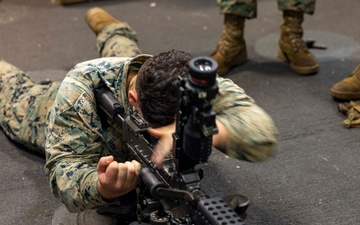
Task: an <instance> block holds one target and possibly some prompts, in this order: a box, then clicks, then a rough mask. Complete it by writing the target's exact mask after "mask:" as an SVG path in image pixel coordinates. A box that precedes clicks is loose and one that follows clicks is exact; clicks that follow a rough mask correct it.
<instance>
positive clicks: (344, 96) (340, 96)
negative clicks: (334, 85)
mask: <svg viewBox="0 0 360 225" xmlns="http://www.w3.org/2000/svg"><path fill="white" fill-rule="evenodd" d="M330 93H331V95H332V96H333V97H334V98H337V99H341V100H355V99H360V93H346V92H337V91H334V90H332V89H331V90H330Z"/></svg>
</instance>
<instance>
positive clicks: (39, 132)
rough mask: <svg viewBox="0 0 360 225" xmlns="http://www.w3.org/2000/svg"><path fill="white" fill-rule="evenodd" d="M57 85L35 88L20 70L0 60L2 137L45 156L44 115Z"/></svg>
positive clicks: (0, 123) (36, 85)
mask: <svg viewBox="0 0 360 225" xmlns="http://www.w3.org/2000/svg"><path fill="white" fill-rule="evenodd" d="M58 87H59V83H56V82H53V83H50V84H46V85H40V84H35V83H34V82H33V81H32V80H31V79H30V78H29V77H28V76H27V75H26V74H25V73H24V72H23V71H22V70H20V69H19V68H17V67H15V66H13V65H11V64H9V63H7V62H6V61H4V60H0V126H1V128H2V129H3V131H4V132H5V134H6V135H7V136H8V137H9V138H10V139H11V140H14V141H16V142H18V143H21V144H23V145H25V146H26V147H27V148H29V149H31V150H35V151H37V152H39V153H41V154H44V146H45V135H44V128H45V124H46V114H47V110H48V108H49V107H50V106H51V104H52V103H53V100H54V99H55V95H56V93H57V90H58Z"/></svg>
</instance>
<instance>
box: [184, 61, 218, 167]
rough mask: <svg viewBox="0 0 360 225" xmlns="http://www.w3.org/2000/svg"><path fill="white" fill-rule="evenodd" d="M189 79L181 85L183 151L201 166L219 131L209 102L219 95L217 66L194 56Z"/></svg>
mask: <svg viewBox="0 0 360 225" xmlns="http://www.w3.org/2000/svg"><path fill="white" fill-rule="evenodd" d="M188 65H189V70H190V71H189V72H190V77H189V79H187V80H186V82H185V84H184V86H185V87H184V90H185V91H184V92H185V94H184V96H183V98H184V99H183V104H184V107H185V108H186V109H185V110H184V111H186V112H187V115H188V116H187V118H188V120H187V123H186V125H185V128H184V140H183V141H184V143H183V146H184V152H185V154H186V155H187V156H188V157H189V158H190V159H191V160H192V161H193V162H194V164H198V163H203V162H206V161H207V160H208V157H209V156H210V154H211V148H212V147H211V146H212V135H213V134H216V133H217V132H218V129H217V127H216V123H215V116H216V114H215V112H214V111H213V110H212V105H211V103H210V101H211V100H212V99H214V98H215V96H216V94H217V93H218V86H217V82H216V70H217V67H218V64H217V62H216V61H215V60H213V59H212V58H210V57H195V58H193V59H191V60H190V61H189V64H188Z"/></svg>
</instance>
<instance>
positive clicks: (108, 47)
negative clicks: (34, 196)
mask: <svg viewBox="0 0 360 225" xmlns="http://www.w3.org/2000/svg"><path fill="white" fill-rule="evenodd" d="M96 45H97V49H98V52H99V54H100V56H101V57H114V56H117V57H134V56H136V55H138V54H140V53H141V51H140V49H139V47H138V45H137V35H136V33H135V31H134V30H132V29H131V27H130V26H129V25H128V24H127V23H119V24H112V25H109V26H107V27H105V28H104V29H103V30H102V31H101V32H100V33H99V34H98V36H97V43H96ZM59 86H60V83H59V82H52V83H50V84H46V85H42V84H37V83H35V82H34V81H33V80H32V79H31V78H30V77H29V76H28V75H27V74H26V73H25V72H24V71H22V70H21V69H19V68H17V67H15V66H13V65H11V64H10V63H8V62H6V61H4V60H2V59H0V127H1V129H2V130H3V131H4V133H5V134H6V135H7V136H8V137H9V138H10V139H11V140H13V141H15V142H18V143H20V144H22V145H24V146H25V147H27V148H29V149H31V150H34V151H36V152H39V153H41V154H44V149H45V134H44V131H45V126H46V116H47V112H48V109H49V108H50V107H51V105H52V103H53V101H54V99H55V97H56V94H57V91H58V88H59Z"/></svg>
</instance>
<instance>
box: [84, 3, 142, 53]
mask: <svg viewBox="0 0 360 225" xmlns="http://www.w3.org/2000/svg"><path fill="white" fill-rule="evenodd" d="M85 18H86V21H87V23H88V25H89V27H90V28H91V29H92V30H93V31H94V33H95V34H96V36H97V39H96V42H97V43H96V47H97V50H98V52H99V54H100V56H101V57H134V56H137V55H139V54H141V50H140V49H139V46H138V44H137V43H138V39H137V34H136V32H135V31H134V30H133V29H132V28H131V27H130V26H129V24H127V23H126V22H122V21H119V20H117V19H115V18H114V17H113V16H111V15H110V14H109V13H107V12H106V11H104V10H103V9H101V8H98V7H95V8H92V9H90V10H88V11H87V12H86V16H85Z"/></svg>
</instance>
